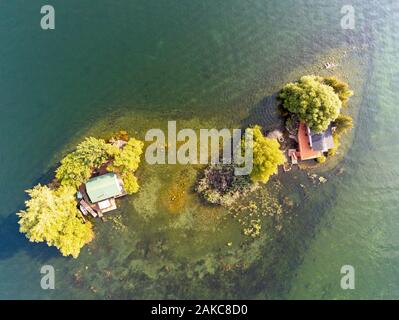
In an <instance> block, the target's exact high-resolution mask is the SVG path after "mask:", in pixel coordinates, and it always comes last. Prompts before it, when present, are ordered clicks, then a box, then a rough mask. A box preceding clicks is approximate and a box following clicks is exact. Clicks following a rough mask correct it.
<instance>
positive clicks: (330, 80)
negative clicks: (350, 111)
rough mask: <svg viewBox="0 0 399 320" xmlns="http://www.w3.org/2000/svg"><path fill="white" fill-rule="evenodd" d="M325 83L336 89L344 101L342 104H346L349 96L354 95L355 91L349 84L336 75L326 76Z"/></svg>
mask: <svg viewBox="0 0 399 320" xmlns="http://www.w3.org/2000/svg"><path fill="white" fill-rule="evenodd" d="M323 83H324V84H327V85H329V86H330V87H332V88H333V89H334V92H335V93H336V94H337V95H338V98H339V99H340V100H341V102H342V106H346V104H347V102H348V100H349V98H350V97H352V96H353V91H352V90H350V89H349V85H348V84H347V83H346V82H343V81H341V80H338V79H337V78H335V77H327V78H324V79H323Z"/></svg>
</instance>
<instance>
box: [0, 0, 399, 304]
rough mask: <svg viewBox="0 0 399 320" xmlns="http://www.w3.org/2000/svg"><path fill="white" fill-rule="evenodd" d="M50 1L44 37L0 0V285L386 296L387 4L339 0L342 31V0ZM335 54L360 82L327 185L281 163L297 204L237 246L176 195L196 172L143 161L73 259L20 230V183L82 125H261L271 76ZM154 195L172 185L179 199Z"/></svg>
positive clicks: (51, 160)
mask: <svg viewBox="0 0 399 320" xmlns="http://www.w3.org/2000/svg"><path fill="white" fill-rule="evenodd" d="M53 4H54V7H55V9H56V17H57V19H56V30H54V31H51V32H45V31H42V30H41V29H40V28H39V21H40V14H39V9H38V8H39V5H38V4H37V3H36V2H35V1H31V2H29V4H27V3H26V2H23V1H13V2H12V3H11V2H7V3H1V4H0V6H1V10H0V18H1V19H0V41H1V44H2V46H1V48H0V67H1V71H0V84H1V85H0V97H1V99H0V110H1V111H2V116H1V117H0V132H1V134H2V137H3V139H1V141H0V146H1V150H2V151H3V152H2V153H1V154H0V164H1V165H0V170H1V173H0V176H1V180H0V199H1V203H2V208H1V211H0V249H1V250H0V298H82V299H90V298H165V297H166V298H382V297H383V298H396V297H398V285H396V283H395V279H397V278H398V274H397V273H398V270H399V269H398V267H397V265H398V263H397V259H398V258H397V256H398V254H397V247H398V238H397V236H396V229H397V226H398V224H399V217H398V216H397V208H398V198H399V197H398V195H399V193H398V192H399V191H398V190H399V182H398V179H397V176H398V165H397V164H396V161H395V160H396V154H397V150H396V148H397V143H396V141H395V139H396V135H397V130H399V129H398V127H397V126H396V123H397V114H396V113H395V112H394V108H395V107H396V101H397V95H398V93H397V90H396V88H397V87H398V84H399V76H398V74H399V73H398V71H399V70H398V69H397V67H396V64H397V63H396V62H397V58H398V57H397V56H398V53H397V52H398V50H397V49H398V38H397V37H398V36H397V34H398V32H397V31H398V23H397V22H396V21H398V20H399V19H398V16H399V12H398V5H397V4H396V3H395V1H388V0H387V1H381V2H379V3H375V2H374V1H367V2H366V1H354V7H355V10H356V17H357V23H356V28H355V30H350V31H348V30H347V31H344V30H342V29H341V28H340V24H339V21H340V18H341V14H340V9H341V6H342V5H343V4H345V3H343V2H341V1H329V2H325V1H316V0H313V1H268V2H265V1H260V0H252V1H249V2H248V1H246V2H243V1H239V0H232V1H228V2H227V1H190V2H186V3H182V2H181V1H168V2H160V1H146V2H141V1H119V2H118V3H115V2H111V1H106V0H98V1H96V5H95V6H93V5H92V2H90V4H89V2H82V1H77V0H76V1H75V0H70V1H68V2H65V1H53ZM338 57H339V58H340V59H341V60H340V61H341V63H340V64H341V65H340V67H339V68H337V70H336V71H335V73H333V74H337V75H339V76H340V77H342V78H344V79H347V80H348V81H349V83H350V85H351V86H352V87H353V88H354V89H355V91H356V93H357V94H358V95H357V96H355V97H354V98H353V99H352V101H351V105H352V108H349V110H348V111H349V112H351V113H354V114H355V115H356V113H357V110H359V116H358V117H357V121H356V129H355V130H354V132H353V136H352V139H353V144H352V146H351V148H350V150H349V152H348V153H347V154H346V155H345V157H344V159H343V161H342V162H341V163H339V164H338V166H337V167H335V168H334V169H332V170H331V171H329V172H326V173H323V175H325V176H326V177H327V178H328V180H329V181H328V183H327V184H325V185H322V186H315V185H313V184H312V182H311V181H310V180H309V178H308V177H307V176H306V174H304V173H300V172H292V173H290V174H286V175H282V176H281V179H280V180H281V184H282V191H281V194H280V196H282V195H288V196H289V197H290V199H292V200H293V201H294V209H291V210H285V214H284V216H283V217H282V218H281V221H278V223H279V224H281V225H282V227H283V229H282V231H281V232H275V231H273V230H274V229H273V227H274V225H273V223H275V222H273V221H274V220H272V219H269V220H268V221H269V223H270V224H271V225H270V226H268V227H269V229H268V228H266V230H268V231H269V232H264V233H263V234H262V236H261V237H260V238H259V239H257V240H256V241H253V242H249V241H248V240H247V239H245V237H243V236H242V235H241V232H240V227H239V225H238V224H237V223H236V222H235V221H234V220H232V219H231V218H230V217H229V216H228V215H227V214H226V212H225V211H224V210H223V209H215V208H212V207H205V206H204V205H203V204H201V203H200V201H199V199H198V198H197V197H196V195H195V194H192V193H191V192H190V190H191V185H192V183H193V181H194V179H195V176H196V174H197V168H194V167H189V166H165V167H162V166H158V167H153V166H148V165H144V166H142V168H141V169H140V170H139V172H138V175H139V179H140V183H141V187H142V189H141V191H140V193H139V194H138V195H135V196H133V197H129V198H127V199H124V200H123V201H122V202H121V203H120V209H119V210H118V211H117V212H115V213H113V216H112V219H111V221H108V222H107V223H101V222H99V223H97V224H96V234H97V237H96V239H95V241H94V242H93V243H92V244H90V245H89V246H87V247H85V249H83V250H82V253H81V255H80V257H79V259H77V260H73V259H69V258H62V257H60V256H59V254H58V253H57V251H56V250H54V249H53V248H48V247H47V246H45V245H41V244H31V243H29V242H28V241H27V240H26V239H25V238H24V236H23V235H20V234H19V233H18V226H17V224H16V221H17V219H16V216H15V212H17V211H18V210H20V209H21V208H22V207H23V201H24V199H25V195H24V193H23V190H25V189H27V188H30V187H31V186H33V185H34V184H36V183H38V182H45V181H48V179H50V178H51V176H52V171H53V169H54V166H55V165H56V164H57V161H59V160H60V158H61V157H62V155H63V154H64V153H65V152H67V151H68V150H70V149H71V148H72V147H73V146H74V145H75V144H76V143H77V142H79V141H80V140H81V139H82V137H83V136H85V135H88V134H92V135H96V136H106V135H107V134H109V133H111V132H113V131H115V130H119V129H120V128H125V129H127V130H129V132H130V133H131V134H132V135H134V136H137V137H139V138H143V136H144V134H145V132H146V130H148V129H149V128H154V127H155V128H156V127H161V128H163V127H166V125H167V121H168V120H177V122H178V125H180V126H181V127H193V128H211V127H238V126H245V125H248V124H251V123H261V124H262V125H264V126H268V125H269V126H270V125H273V122H274V120H275V113H274V111H273V110H274V109H273V107H274V102H273V99H272V98H271V96H272V95H273V94H274V93H275V92H276V91H277V90H278V89H279V88H280V87H281V86H282V84H283V83H285V82H286V81H290V80H293V79H295V78H297V77H298V76H299V75H300V74H303V73H321V74H322V73H326V71H322V70H321V69H320V66H321V62H325V61H326V60H329V59H332V58H334V59H335V58H337V59H338ZM352 139H350V141H352ZM176 181H178V182H179V184H178V185H177V186H176ZM275 182H276V180H275V179H274V180H273V181H272V182H271V184H270V185H268V187H269V188H272V186H273V185H274V184H275ZM300 183H303V184H305V185H306V189H304V190H303V188H301V187H300V186H299V184H300ZM169 190H172V191H173V190H176V191H175V192H180V191H181V190H183V191H184V192H185V196H184V202H183V204H174V203H171V202H170V201H169V200H168V199H169V198H170V194H168V192H169ZM228 242H232V243H233V245H232V247H227V246H226V243H228ZM44 264H51V265H54V267H55V268H56V288H57V289H56V290H54V291H51V292H48V291H44V290H41V289H40V286H39V283H40V273H39V270H40V266H42V265H44ZM344 264H351V265H353V266H354V267H355V269H356V274H357V278H356V279H357V281H356V290H354V291H350V292H348V291H342V290H341V289H340V287H339V281H340V273H339V271H340V267H341V266H342V265H344Z"/></svg>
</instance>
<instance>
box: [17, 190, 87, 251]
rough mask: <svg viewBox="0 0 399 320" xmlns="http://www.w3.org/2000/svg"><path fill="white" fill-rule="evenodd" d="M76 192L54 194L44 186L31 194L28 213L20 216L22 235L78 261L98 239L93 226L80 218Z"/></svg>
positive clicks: (23, 212) (61, 191)
mask: <svg viewBox="0 0 399 320" xmlns="http://www.w3.org/2000/svg"><path fill="white" fill-rule="evenodd" d="M75 192H76V191H75V190H74V188H72V187H61V188H59V189H57V190H52V189H50V188H49V187H47V186H42V185H40V184H39V185H37V186H35V187H34V188H33V189H30V190H27V193H28V194H29V196H30V199H29V200H27V201H26V202H25V204H26V210H22V211H20V212H18V213H17V215H18V216H19V217H20V220H19V222H18V223H19V225H20V232H22V233H25V234H26V237H27V238H28V239H29V241H32V242H46V243H47V244H48V245H49V246H55V247H57V248H58V249H59V250H60V251H61V253H62V254H63V255H64V256H69V255H71V256H73V257H74V258H77V257H78V255H79V253H80V249H81V248H82V247H83V246H84V245H85V244H87V243H89V242H90V241H91V240H92V239H93V237H94V235H93V230H92V225H91V223H90V222H86V223H83V220H82V219H81V218H80V212H79V211H78V209H77V208H76V200H75Z"/></svg>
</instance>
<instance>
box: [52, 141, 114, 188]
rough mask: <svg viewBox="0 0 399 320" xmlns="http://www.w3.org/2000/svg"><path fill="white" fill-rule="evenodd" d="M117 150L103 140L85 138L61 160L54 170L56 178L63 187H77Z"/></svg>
mask: <svg viewBox="0 0 399 320" xmlns="http://www.w3.org/2000/svg"><path fill="white" fill-rule="evenodd" d="M117 152H118V150H117V148H116V147H114V146H112V145H110V144H108V143H106V142H105V140H103V139H96V138H93V137H89V138H86V139H85V140H84V141H83V142H81V143H80V144H79V145H78V146H77V147H76V150H75V151H74V152H72V153H70V154H68V155H67V156H66V157H65V158H64V159H62V160H61V166H60V167H59V168H58V169H57V170H56V178H57V179H58V180H59V181H60V183H61V185H63V186H72V187H75V188H77V187H79V186H80V185H81V184H82V183H84V182H85V181H86V180H87V179H89V178H90V176H91V175H92V173H93V169H95V168H98V167H100V166H101V165H103V164H104V163H105V162H106V161H107V160H109V158H110V157H112V156H114V154H115V153H117Z"/></svg>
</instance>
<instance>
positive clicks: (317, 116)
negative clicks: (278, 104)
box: [279, 76, 342, 132]
mask: <svg viewBox="0 0 399 320" xmlns="http://www.w3.org/2000/svg"><path fill="white" fill-rule="evenodd" d="M279 97H280V98H281V99H282V101H283V105H284V107H285V108H286V109H287V110H288V111H289V112H291V113H294V114H296V115H297V116H298V118H299V119H300V120H302V121H304V122H305V123H306V124H307V125H308V126H309V128H310V129H312V130H313V131H315V132H322V131H324V130H326V129H327V127H328V125H329V124H330V122H331V121H333V120H335V119H336V118H337V117H338V115H339V112H340V110H341V107H342V102H341V100H340V98H339V96H338V94H337V93H336V92H335V91H334V88H333V87H332V86H329V85H327V84H325V83H324V79H323V78H321V77H317V76H303V77H301V78H300V79H299V81H298V82H295V83H288V84H286V85H285V86H284V87H283V89H282V90H281V92H280V95H279Z"/></svg>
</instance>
